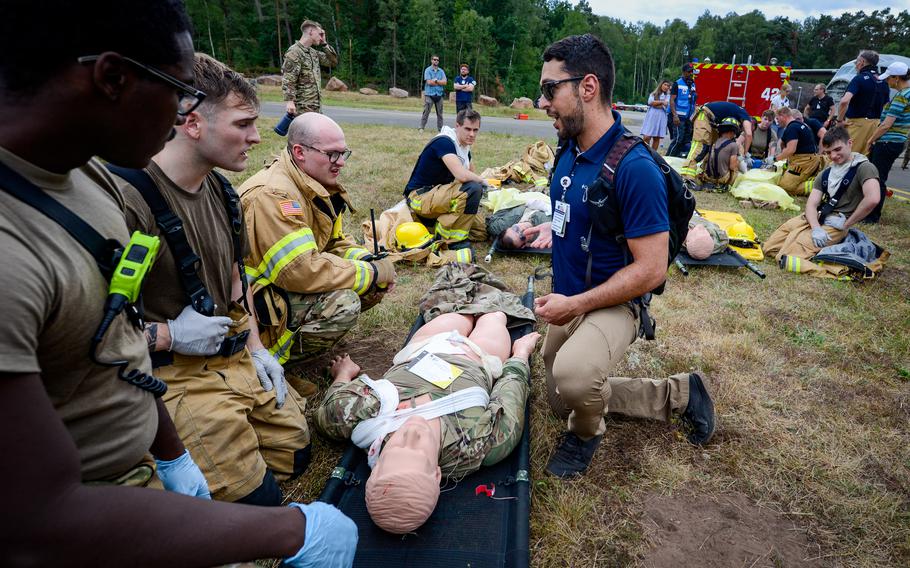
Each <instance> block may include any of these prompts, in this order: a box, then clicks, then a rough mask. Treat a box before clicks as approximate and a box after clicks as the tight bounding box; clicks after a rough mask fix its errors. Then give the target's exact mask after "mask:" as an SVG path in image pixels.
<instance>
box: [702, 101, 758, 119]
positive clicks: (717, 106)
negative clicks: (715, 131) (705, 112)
mask: <svg viewBox="0 0 910 568" xmlns="http://www.w3.org/2000/svg"><path fill="white" fill-rule="evenodd" d="M705 106H706V107H708V108H709V109H711V112H712V113H714V122H715V123H716V124H720V121H721V120H723V119H725V118H730V117H731V116H732V117H733V118H735V119H736V120H738V121H739V122H740V123H743V122H745V121H747V120H748V121H749V122H752V121H753V120H754V119H753V118H752V116H751V115H750V114H749V113H748V112H746V109H744V108H743V107H741V106H739V105H738V104H735V103H728V102H727V101H716V102H713V103H708V104H706V105H705Z"/></svg>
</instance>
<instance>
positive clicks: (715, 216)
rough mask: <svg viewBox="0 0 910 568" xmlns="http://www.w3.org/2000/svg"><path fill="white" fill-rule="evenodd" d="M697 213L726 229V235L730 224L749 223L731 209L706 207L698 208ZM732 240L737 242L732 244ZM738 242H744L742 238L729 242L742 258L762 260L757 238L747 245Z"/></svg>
mask: <svg viewBox="0 0 910 568" xmlns="http://www.w3.org/2000/svg"><path fill="white" fill-rule="evenodd" d="M698 214H699V215H701V216H702V217H704V218H705V219H707V220H708V221H711V222H712V223H715V224H716V225H717V226H719V227H720V228H721V229H723V230H725V231H727V235H728V236H729V235H730V231H729V228H730V226H731V225H735V224H737V223H745V224H746V225H749V223H748V222H747V221H746V220H745V219H744V218H743V216H742V215H740V214H739V213H733V212H731V211H710V210H707V209H699V210H698ZM749 227H750V228H751V227H752V225H749ZM753 233H754V230H753ZM734 241H735V242H736V243H737V244H733V243H734ZM740 243H743V244H745V243H744V241H742V240H738V239H733V240H731V242H730V248H732V249H733V250H735V251H736V252H738V253H739V254H741V255H742V256H743V258H745V259H747V260H764V258H765V255H764V254H763V253H762V251H761V247H760V246H759V244H758V240H754V241H751V242H750V243H748V246H740Z"/></svg>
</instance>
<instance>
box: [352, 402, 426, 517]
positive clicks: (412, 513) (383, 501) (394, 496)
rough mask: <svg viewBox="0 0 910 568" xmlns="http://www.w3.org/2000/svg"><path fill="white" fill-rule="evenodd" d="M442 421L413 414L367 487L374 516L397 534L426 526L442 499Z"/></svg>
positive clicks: (386, 448) (385, 449)
mask: <svg viewBox="0 0 910 568" xmlns="http://www.w3.org/2000/svg"><path fill="white" fill-rule="evenodd" d="M439 447H440V433H439V424H438V422H436V424H435V425H434V424H431V423H430V422H427V420H426V419H424V418H423V417H421V416H412V417H411V418H409V419H408V421H407V422H405V423H404V424H403V425H402V426H401V428H399V429H398V431H396V432H395V433H394V434H392V437H391V438H389V441H388V442H386V444H385V446H384V447H383V448H382V452H381V453H380V454H379V460H378V461H377V462H376V467H374V468H373V472H372V473H371V474H370V478H369V479H368V480H367V486H366V505H367V510H368V511H369V512H370V517H371V518H372V519H373V522H374V523H376V525H377V526H379V527H380V528H381V529H383V530H385V531H388V532H390V533H394V534H404V533H408V532H411V531H413V530H415V529H417V528H418V527H420V526H421V525H423V524H424V523H425V522H426V520H427V519H428V518H430V515H432V514H433V510H434V509H435V508H436V502H437V501H438V500H439V481H440V480H441V479H442V471H441V470H440V469H439Z"/></svg>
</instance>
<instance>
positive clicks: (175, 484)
mask: <svg viewBox="0 0 910 568" xmlns="http://www.w3.org/2000/svg"><path fill="white" fill-rule="evenodd" d="M155 464H156V465H157V466H158V471H157V473H158V479H160V480H161V484H162V485H164V488H165V489H167V490H168V491H173V492H174V493H180V494H181V495H189V496H190V497H201V498H203V499H211V498H212V494H211V493H209V484H208V483H207V482H206V481H205V476H204V475H202V472H201V471H199V466H197V465H196V462H194V461H193V458H192V457H190V452H189V451H188V450H184V451H183V454H181V455H180V457H179V458H176V459H172V460H155Z"/></svg>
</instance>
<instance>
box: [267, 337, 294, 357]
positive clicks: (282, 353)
mask: <svg viewBox="0 0 910 568" xmlns="http://www.w3.org/2000/svg"><path fill="white" fill-rule="evenodd" d="M293 343H294V332H293V331H290V330H288V329H286V330H284V333H282V334H281V337H279V338H278V341H277V342H276V343H275V345H272V346H271V347H269V353H271V354H272V355H274V356H275V358H276V359H278V362H279V363H281V364H282V365H284V364H285V363H286V362H287V360H288V358H289V357H290V356H291V345H293Z"/></svg>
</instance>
